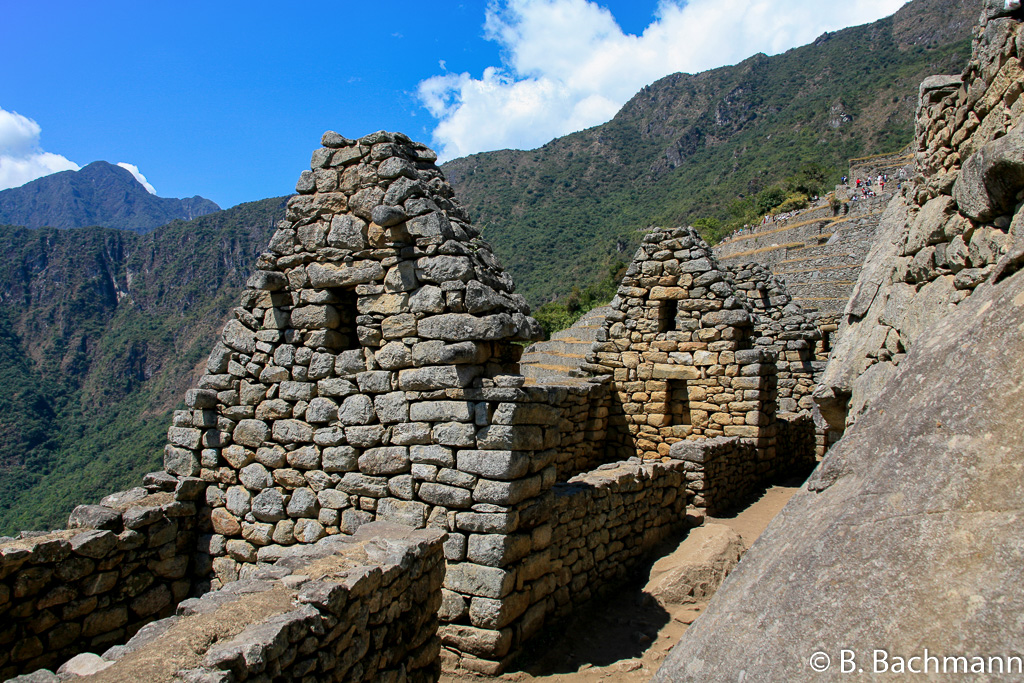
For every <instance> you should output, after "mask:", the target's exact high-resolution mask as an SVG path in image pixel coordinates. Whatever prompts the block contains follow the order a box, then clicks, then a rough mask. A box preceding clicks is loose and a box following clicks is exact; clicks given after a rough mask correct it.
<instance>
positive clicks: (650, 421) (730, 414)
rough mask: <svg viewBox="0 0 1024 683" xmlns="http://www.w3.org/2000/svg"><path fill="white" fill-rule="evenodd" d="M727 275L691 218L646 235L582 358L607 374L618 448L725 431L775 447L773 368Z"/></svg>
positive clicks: (661, 449) (647, 451)
mask: <svg viewBox="0 0 1024 683" xmlns="http://www.w3.org/2000/svg"><path fill="white" fill-rule="evenodd" d="M726 276H727V273H726V272H724V271H723V270H722V269H721V268H720V267H719V265H718V263H717V261H716V260H715V259H714V257H713V256H712V254H711V250H710V248H709V247H708V246H707V244H705V243H704V241H703V240H701V239H700V237H699V236H698V235H697V233H696V232H695V231H694V230H693V229H692V228H686V229H682V228H679V229H675V230H660V229H656V230H654V231H653V232H651V233H650V234H648V235H646V236H645V237H644V243H643V245H642V246H641V247H640V249H639V250H638V251H637V255H636V256H635V257H634V259H633V262H632V263H631V264H630V266H629V269H628V270H627V272H626V276H625V277H624V278H623V280H622V284H621V285H620V286H619V290H618V294H617V295H616V297H615V298H614V299H613V300H612V303H611V308H612V313H611V314H610V315H609V316H608V319H607V321H606V326H605V330H604V331H603V332H604V333H603V334H602V335H600V336H599V337H598V341H597V342H596V343H595V344H594V347H593V348H594V351H593V352H592V355H591V358H590V361H591V364H590V366H585V368H587V369H591V370H596V371H599V372H604V373H608V374H611V376H612V378H613V381H614V386H615V398H616V399H617V405H616V409H617V414H614V413H613V415H612V420H611V421H610V425H611V426H612V428H613V432H612V435H611V437H610V439H611V440H613V444H614V445H615V446H617V447H618V448H619V451H620V453H621V454H622V455H623V456H626V457H629V456H632V455H640V456H641V457H643V458H645V459H656V458H660V457H664V456H667V455H668V454H669V449H670V447H671V446H672V444H673V443H676V442H678V441H681V440H684V439H701V438H711V437H715V436H722V435H725V436H743V437H745V438H749V439H752V440H753V443H754V444H755V446H756V447H757V448H758V449H759V450H762V451H763V452H765V453H766V454H767V455H766V456H765V457H766V458H769V459H770V458H771V457H773V455H774V436H775V434H774V425H773V422H774V419H775V413H776V405H775V399H776V388H777V387H776V373H777V369H776V366H775V363H774V358H772V359H770V360H767V359H766V358H765V356H764V355H763V353H762V352H761V351H760V350H757V349H752V346H753V339H752V332H753V319H752V317H751V313H750V312H749V311H748V310H747V308H748V307H745V306H744V302H743V301H741V299H740V298H739V297H737V295H736V290H735V287H734V286H733V284H731V283H730V282H729V281H728V280H727V277H726ZM616 428H617V429H616ZM611 445H612V444H610V446H611Z"/></svg>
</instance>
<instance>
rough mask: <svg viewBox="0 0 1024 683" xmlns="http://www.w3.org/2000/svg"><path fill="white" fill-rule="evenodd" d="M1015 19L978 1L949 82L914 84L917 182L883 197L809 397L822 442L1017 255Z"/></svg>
mask: <svg viewBox="0 0 1024 683" xmlns="http://www.w3.org/2000/svg"><path fill="white" fill-rule="evenodd" d="M1021 18H1022V17H1021V11H1020V10H1019V9H1014V10H1007V9H1006V8H1005V7H1004V5H1003V3H989V4H988V5H986V9H985V11H984V13H983V15H982V17H981V20H980V22H979V25H978V27H977V28H976V30H975V40H974V52H973V56H972V57H971V60H970V62H969V63H968V65H967V67H966V69H965V71H964V73H963V74H962V75H960V76H933V77H931V78H928V79H926V80H925V81H924V82H923V83H922V84H921V90H920V100H919V104H918V116H917V149H918V151H917V163H918V166H919V168H920V169H921V174H920V175H919V176H916V177H915V178H914V179H913V182H912V183H908V184H906V185H905V186H904V188H903V191H902V192H901V193H900V194H899V195H897V196H896V197H894V198H893V200H892V202H891V203H890V204H889V206H888V207H887V209H886V213H885V217H884V218H883V220H882V223H881V226H880V228H879V239H878V240H877V244H876V246H875V247H874V248H873V249H872V251H871V253H870V255H869V256H868V258H867V261H866V263H865V267H864V270H863V271H862V272H861V275H860V278H859V280H858V282H857V286H856V288H855V289H854V292H853V296H852V298H851V300H850V303H849V305H848V306H847V308H846V310H845V312H844V317H843V320H842V328H841V334H840V341H839V344H838V345H837V346H836V349H835V352H834V354H833V360H832V362H831V363H830V364H829V367H828V369H827V371H826V373H825V375H824V376H823V378H822V381H821V386H819V387H818V389H817V390H816V392H815V398H816V400H817V401H818V403H819V405H820V407H821V412H822V414H823V415H824V416H825V417H826V418H827V419H828V422H829V425H830V427H831V429H832V432H833V437H835V436H838V435H839V434H841V433H842V431H843V430H844V429H845V428H846V426H847V425H848V424H850V423H852V422H853V421H854V420H856V418H857V416H858V415H860V414H861V413H863V411H864V410H865V409H866V408H867V407H868V405H869V404H870V403H871V401H872V400H874V399H876V398H877V397H878V396H880V395H881V392H882V391H883V388H884V387H885V386H886V385H887V384H888V382H889V380H890V379H892V378H893V377H894V376H895V375H896V374H897V372H898V369H899V366H900V363H901V362H902V360H903V358H904V357H905V356H906V353H907V351H908V350H909V349H911V348H912V347H913V346H914V345H915V344H919V343H922V342H923V341H926V340H927V339H928V336H929V332H928V331H929V329H930V327H931V326H932V325H934V324H935V323H937V322H938V321H939V320H941V319H942V318H943V317H945V316H947V315H950V314H951V312H952V311H953V310H954V308H955V307H956V306H957V305H958V304H960V303H961V302H963V301H964V300H965V299H966V298H968V297H969V296H971V294H972V293H973V292H974V291H975V289H976V288H978V287H980V286H984V283H986V282H993V283H994V282H997V281H998V280H999V279H1000V278H1002V277H1005V276H1006V275H1008V274H1010V273H1012V272H1013V271H1014V270H1016V269H1017V268H1018V267H1019V265H1020V262H1021V259H1022V254H1024V238H1022V234H1024V212H1022V211H1021V203H1020V202H1021V200H1022V199H1024V195H1022V194H1021V191H1022V189H1024V161H1022V159H1024V137H1022V136H1024V131H1022V129H1021V126H1020V121H1021V115H1022V114H1024V100H1022V99H1021V97H1020V95H1021V92H1022V89H1024V85H1022V83H1024V78H1022V76H1024V72H1022V69H1021V54H1022V53H1021V48H1022V47H1024V45H1022V41H1024V38H1022V32H1021Z"/></svg>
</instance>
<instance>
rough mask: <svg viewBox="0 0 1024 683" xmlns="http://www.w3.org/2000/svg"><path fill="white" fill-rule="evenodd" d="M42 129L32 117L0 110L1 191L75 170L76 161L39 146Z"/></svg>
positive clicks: (76, 167)
mask: <svg viewBox="0 0 1024 683" xmlns="http://www.w3.org/2000/svg"><path fill="white" fill-rule="evenodd" d="M41 131H42V129H41V128H40V127H39V124H38V123H36V122H35V121H33V120H32V119H30V118H28V117H25V116H22V115H21V114H19V113H17V112H13V111H6V110H4V109H0V190H6V189H7V188H10V187H18V186H20V185H24V184H25V183H27V182H28V181H30V180H35V179H36V178H39V177H42V176H44V175H49V174H51V173H56V172H57V171H77V170H78V164H76V163H75V162H73V161H71V160H70V159H67V158H65V157H62V156H61V155H59V154H51V153H50V152H44V151H43V150H42V149H40V147H39V134H40V132H41Z"/></svg>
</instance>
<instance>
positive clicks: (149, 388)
mask: <svg viewBox="0 0 1024 683" xmlns="http://www.w3.org/2000/svg"><path fill="white" fill-rule="evenodd" d="M283 215H284V200H283V199H269V200H263V201H261V202H254V203H252V204H247V205H241V206H238V207H235V208H233V209H230V210H228V211H222V212H216V213H214V214H211V215H209V216H204V217H202V218H199V219H197V220H195V221H189V222H185V221H177V222H174V223H171V224H170V225H168V226H165V227H164V228H161V229H158V230H156V231H154V232H152V233H150V234H147V235H136V234H133V233H131V232H127V231H121V230H112V229H107V228H83V229H79V230H57V229H53V228H45V229H40V230H30V229H26V228H17V227H9V226H8V227H3V228H0V249H2V250H3V253H4V254H5V258H4V260H3V262H2V263H0V379H2V380H3V386H4V387H5V392H3V395H2V396H0V534H2V533H3V532H5V531H6V532H10V531H15V530H17V529H29V528H39V527H40V526H45V525H47V524H51V523H59V520H60V519H61V517H63V516H64V515H66V514H67V512H68V511H69V510H70V507H71V506H72V505H73V504H74V503H75V502H81V500H83V498H95V497H98V496H99V495H102V494H103V493H105V492H109V491H110V490H113V489H114V488H116V487H117V486H119V485H125V484H127V483H129V482H131V481H133V480H135V479H136V478H137V477H138V476H139V475H140V474H141V473H143V472H145V471H147V469H146V468H149V469H152V468H153V466H155V465H156V464H157V463H158V462H159V448H160V444H161V439H162V431H163V427H164V425H165V424H166V419H167V415H168V414H169V412H170V410H171V409H172V408H173V407H174V406H175V405H176V404H177V403H178V401H179V400H180V396H181V393H182V392H183V391H184V389H185V387H187V386H188V385H189V384H190V383H191V381H192V380H193V378H194V375H195V368H196V366H197V364H198V363H199V361H200V360H201V358H202V356H203V354H205V352H206V350H207V349H208V348H209V346H210V345H211V344H212V343H213V339H214V336H215V332H216V331H217V330H219V329H220V327H221V326H222V325H223V323H224V320H225V319H226V316H227V311H228V308H229V307H230V305H231V302H233V301H234V300H235V298H236V297H237V295H238V292H239V290H240V288H241V286H242V285H243V284H244V282H245V278H246V277H247V276H248V274H249V272H250V269H251V268H252V264H253V262H254V260H255V257H256V254H257V253H259V250H260V249H261V248H262V246H263V245H264V244H265V243H266V241H267V239H268V237H269V235H270V234H271V232H272V231H273V224H274V222H276V220H277V219H278V218H280V217H282V216H283Z"/></svg>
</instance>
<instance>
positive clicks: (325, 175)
mask: <svg viewBox="0 0 1024 683" xmlns="http://www.w3.org/2000/svg"><path fill="white" fill-rule="evenodd" d="M322 142H323V145H324V146H323V147H321V148H319V149H318V150H316V151H315V152H314V154H313V158H312V164H311V166H312V169H311V170H310V171H304V172H303V173H302V176H301V177H300V179H299V182H298V185H297V190H298V192H299V194H298V195H296V196H294V197H292V198H291V199H290V200H289V202H288V211H287V217H286V220H285V221H283V222H282V223H281V224H280V225H279V229H278V231H277V232H276V233H275V235H274V237H273V238H272V239H271V242H270V250H269V251H268V252H267V253H265V254H263V255H261V256H260V258H259V259H258V262H257V266H258V267H259V269H260V270H259V271H257V273H256V274H255V275H253V277H252V278H251V279H250V281H249V283H248V289H247V291H246V292H245V293H244V294H243V297H242V305H241V306H240V307H239V308H237V309H236V310H235V320H232V321H230V322H229V323H228V324H227V326H226V327H225V329H224V333H223V343H221V344H219V345H218V346H217V348H216V349H215V350H214V352H213V354H212V355H211V356H210V359H209V361H208V363H207V374H206V375H204V377H203V378H202V379H201V380H200V382H199V387H198V389H196V390H193V391H190V392H189V394H188V396H187V400H186V403H187V405H188V406H189V408H190V410H186V411H181V412H180V413H178V414H176V416H175V424H174V426H173V427H172V428H171V429H170V430H169V432H168V440H169V444H168V446H167V452H166V456H165V466H166V468H167V470H168V471H169V472H172V473H175V474H179V475H195V476H199V477H200V478H202V479H203V481H206V482H209V483H210V484H211V486H210V487H209V489H208V491H207V497H206V502H207V506H208V507H207V508H206V509H204V510H203V516H204V518H208V519H209V520H210V524H209V528H208V529H207V530H208V531H209V532H211V534H210V536H209V537H208V538H207V541H206V543H205V547H204V550H206V552H207V553H208V556H209V558H208V562H209V566H210V567H211V568H212V571H213V574H214V576H215V579H214V581H213V583H212V585H213V586H214V587H216V586H217V585H220V584H221V583H223V582H225V581H230V580H234V579H236V578H238V577H240V576H241V577H244V576H245V575H246V572H247V571H251V570H250V569H247V567H253V566H255V563H257V562H271V561H273V560H274V558H275V557H276V556H277V555H279V554H280V553H281V552H282V549H283V548H285V547H287V546H289V545H291V544H294V543H312V542H315V541H317V540H319V539H320V538H322V537H324V536H327V535H334V534H339V533H349V534H350V533H353V532H354V531H355V530H356V529H357V528H358V527H359V526H360V525H361V524H364V523H367V522H369V521H372V520H375V519H378V520H384V521H394V522H400V523H404V524H408V525H410V526H413V527H422V526H424V525H427V524H428V523H429V524H430V525H431V526H434V527H437V528H442V529H444V530H446V531H455V528H454V527H453V523H454V519H455V515H456V513H457V511H459V510H463V509H469V508H470V507H472V506H473V505H474V504H476V503H480V502H481V501H480V500H475V499H474V489H475V488H477V487H478V486H479V487H485V486H486V485H487V484H486V483H481V482H479V481H478V480H479V477H478V476H477V475H476V474H473V473H471V471H470V470H467V469H465V468H463V467H462V466H461V464H458V465H457V464H456V462H457V459H458V461H459V462H460V463H461V462H463V461H465V462H469V461H471V460H473V459H474V458H476V459H481V458H487V457H495V458H501V457H502V454H507V453H508V452H510V450H515V451H516V452H519V451H523V452H525V453H526V454H527V455H529V452H530V451H533V450H538V451H544V450H546V449H550V448H553V447H554V446H556V445H557V442H555V441H553V442H550V443H548V442H547V441H545V437H544V435H543V434H542V428H541V426H540V424H546V422H547V420H548V419H549V418H550V417H551V415H549V414H543V415H541V414H539V413H538V412H536V411H535V412H534V414H532V415H531V416H530V417H529V418H527V417H524V416H522V415H518V414H515V411H514V408H515V406H514V405H512V404H508V405H506V404H504V403H503V402H502V399H500V398H499V399H496V400H494V401H491V400H489V399H488V398H478V399H472V398H467V396H468V394H467V392H466V391H464V390H470V389H471V388H474V390H477V392H478V393H479V391H484V392H485V393H486V392H487V391H488V390H489V389H495V390H497V393H496V394H495V395H502V393H503V392H502V391H500V390H501V389H503V388H505V389H509V390H510V391H512V392H513V393H514V389H515V387H517V386H521V385H522V383H523V378H522V377H520V376H518V375H517V374H511V375H510V374H509V373H517V370H518V365H517V363H516V361H517V360H518V358H519V356H520V355H521V351H522V349H521V347H519V346H517V345H516V344H514V343H513V342H514V341H516V340H521V339H530V338H535V337H536V336H538V335H539V333H540V328H539V326H538V325H537V323H536V322H535V321H533V319H531V318H528V317H527V316H526V315H525V314H526V313H527V312H528V308H527V306H526V304H525V301H524V300H523V299H522V297H520V296H518V295H516V294H514V293H513V289H514V285H513V284H512V281H511V278H510V277H509V276H508V274H507V273H504V272H503V271H502V270H501V268H500V266H499V265H498V263H497V261H496V260H495V258H494V256H493V254H491V252H490V249H489V247H488V246H487V244H486V243H484V242H483V241H481V240H480V239H479V238H478V237H477V235H478V232H477V231H476V230H475V229H474V228H473V227H472V226H471V225H470V224H469V223H468V221H467V219H466V216H465V213H464V212H463V210H462V208H461V207H460V206H459V205H458V204H457V203H456V202H455V201H454V200H453V199H452V191H451V188H450V186H449V185H448V184H447V183H446V182H445V181H444V179H443V177H442V175H441V173H440V171H439V170H438V169H437V168H436V166H435V165H434V163H433V162H434V160H435V158H436V157H435V155H434V153H433V152H431V151H430V150H428V149H427V148H425V147H423V146H422V145H418V144H417V143H412V142H411V141H410V140H409V139H408V138H407V137H405V136H403V135H400V134H389V133H376V134H373V135H370V136H366V137H364V138H361V139H359V140H349V139H346V138H343V137H342V136H340V135H337V134H335V133H327V134H325V135H324V138H323V141H322ZM470 393H471V392H470ZM531 420H532V421H531ZM469 467H470V468H472V466H471V465H470V466H469ZM484 495H485V494H483V493H480V492H479V491H478V492H477V497H479V496H484ZM483 504H486V503H483Z"/></svg>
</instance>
